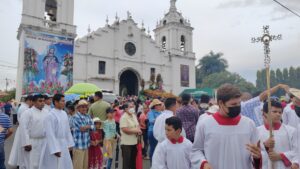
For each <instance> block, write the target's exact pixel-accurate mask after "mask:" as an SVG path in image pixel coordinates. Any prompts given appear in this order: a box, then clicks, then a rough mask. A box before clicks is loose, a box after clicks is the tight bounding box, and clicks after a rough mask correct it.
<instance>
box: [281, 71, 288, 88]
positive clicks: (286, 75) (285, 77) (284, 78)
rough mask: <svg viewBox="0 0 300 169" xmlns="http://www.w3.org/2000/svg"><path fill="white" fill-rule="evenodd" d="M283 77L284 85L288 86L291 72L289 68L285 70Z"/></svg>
mask: <svg viewBox="0 0 300 169" xmlns="http://www.w3.org/2000/svg"><path fill="white" fill-rule="evenodd" d="M282 75H283V83H284V84H288V81H289V71H288V69H287V68H284V69H283V73H282Z"/></svg>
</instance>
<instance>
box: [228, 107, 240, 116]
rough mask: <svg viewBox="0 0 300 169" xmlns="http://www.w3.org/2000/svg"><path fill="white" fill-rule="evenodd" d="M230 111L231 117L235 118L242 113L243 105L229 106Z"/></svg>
mask: <svg viewBox="0 0 300 169" xmlns="http://www.w3.org/2000/svg"><path fill="white" fill-rule="evenodd" d="M228 110H229V112H228V113H227V115H228V117H229V118H235V117H237V116H238V115H239V114H240V113H241V106H235V107H228Z"/></svg>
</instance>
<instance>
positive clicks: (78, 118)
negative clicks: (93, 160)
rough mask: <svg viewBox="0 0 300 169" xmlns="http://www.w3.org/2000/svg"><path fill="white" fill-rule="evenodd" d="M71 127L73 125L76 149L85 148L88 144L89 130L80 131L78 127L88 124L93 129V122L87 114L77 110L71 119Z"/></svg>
mask: <svg viewBox="0 0 300 169" xmlns="http://www.w3.org/2000/svg"><path fill="white" fill-rule="evenodd" d="M72 123H73V127H74V133H73V134H74V135H73V138H74V142H75V146H74V148H76V149H81V150H84V149H87V148H89V146H90V131H85V132H82V131H80V127H83V126H87V125H90V126H91V129H92V130H93V129H94V123H93V121H92V119H91V117H90V115H88V114H85V115H84V114H81V113H79V112H77V113H76V114H75V115H74V116H73V119H72Z"/></svg>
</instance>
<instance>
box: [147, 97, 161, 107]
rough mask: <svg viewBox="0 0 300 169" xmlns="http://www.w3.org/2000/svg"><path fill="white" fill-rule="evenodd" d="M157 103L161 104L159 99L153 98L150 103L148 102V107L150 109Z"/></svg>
mask: <svg viewBox="0 0 300 169" xmlns="http://www.w3.org/2000/svg"><path fill="white" fill-rule="evenodd" d="M159 104H162V102H161V101H160V100H158V99H154V100H153V101H152V102H151V104H150V106H149V107H150V109H152V108H153V107H154V106H156V105H159Z"/></svg>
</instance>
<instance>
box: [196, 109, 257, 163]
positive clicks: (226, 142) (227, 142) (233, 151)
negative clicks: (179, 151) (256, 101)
mask: <svg viewBox="0 0 300 169" xmlns="http://www.w3.org/2000/svg"><path fill="white" fill-rule="evenodd" d="M201 122H202V123H198V124H197V127H196V133H195V140H194V143H193V149H192V153H191V162H192V169H200V166H201V165H204V164H205V162H208V163H209V164H210V165H211V166H212V168H213V169H253V166H252V157H251V154H250V152H249V151H248V150H247V148H246V144H257V143H258V131H257V129H256V127H255V124H254V122H253V121H252V120H251V119H249V118H247V117H245V116H238V117H236V118H233V119H230V118H226V117H222V116H221V115H220V114H219V113H215V114H213V115H211V116H207V117H206V118H205V120H202V121H201Z"/></svg>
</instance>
